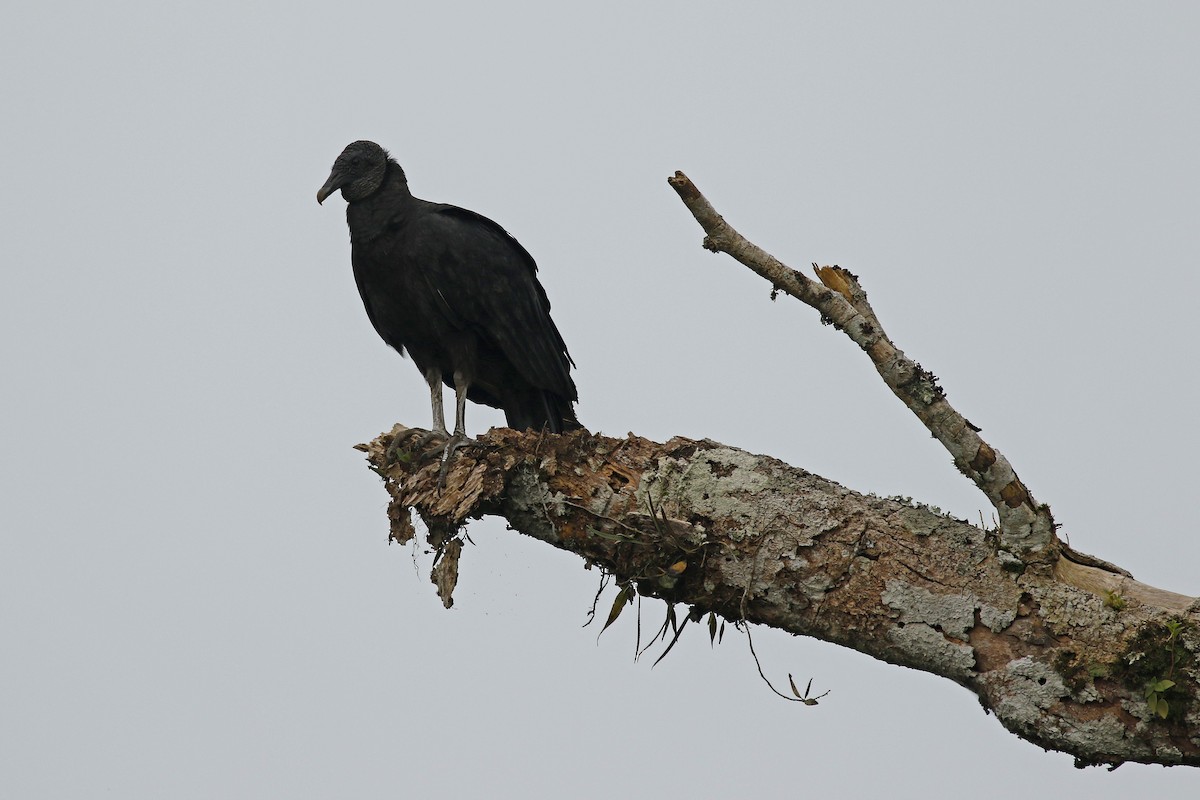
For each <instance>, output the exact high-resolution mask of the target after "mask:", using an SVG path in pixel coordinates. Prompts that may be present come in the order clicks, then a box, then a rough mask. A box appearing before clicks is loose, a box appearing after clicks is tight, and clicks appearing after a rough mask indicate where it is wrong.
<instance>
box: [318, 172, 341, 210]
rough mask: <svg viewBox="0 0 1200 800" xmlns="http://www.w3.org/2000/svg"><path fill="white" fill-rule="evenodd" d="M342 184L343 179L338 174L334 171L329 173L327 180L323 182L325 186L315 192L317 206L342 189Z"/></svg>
mask: <svg viewBox="0 0 1200 800" xmlns="http://www.w3.org/2000/svg"><path fill="white" fill-rule="evenodd" d="M344 182H345V181H344V179H343V178H342V176H341V175H339V174H338V171H337V170H336V169H335V170H334V171H333V172H331V173H329V180H327V181H325V185H324V186H322V187H321V188H320V189H318V190H317V205H320V204H321V203H324V202H325V198H326V197H329V195H331V194H333V193H334V192H336V191H337V190H338V189H340V188H342V184H343V183H344Z"/></svg>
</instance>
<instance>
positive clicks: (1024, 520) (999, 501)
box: [667, 172, 1058, 564]
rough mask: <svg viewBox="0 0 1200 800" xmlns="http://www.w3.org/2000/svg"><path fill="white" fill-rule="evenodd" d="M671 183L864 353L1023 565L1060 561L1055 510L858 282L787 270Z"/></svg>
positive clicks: (708, 243)
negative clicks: (891, 331)
mask: <svg viewBox="0 0 1200 800" xmlns="http://www.w3.org/2000/svg"><path fill="white" fill-rule="evenodd" d="M667 182H668V183H670V185H671V187H672V188H673V189H674V190H675V191H676V192H677V193H678V194H679V197H680V199H681V200H683V202H684V204H685V205H686V206H687V208H688V210H689V211H691V212H692V216H694V217H695V218H696V221H697V222H699V223H700V226H701V227H702V228H704V233H705V234H706V236H705V237H704V247H705V248H707V249H709V250H712V251H713V252H720V253H727V254H729V255H731V256H733V257H734V258H735V259H737V260H738V261H739V262H741V263H742V264H744V265H746V266H747V267H749V268H750V269H752V270H754V271H755V272H756V273H758V274H759V275H761V276H762V277H764V278H766V279H767V280H768V281H770V282H771V284H772V285H773V286H774V287H776V288H777V289H779V290H781V291H784V292H786V293H787V294H790V295H791V296H792V297H795V298H796V299H798V300H800V301H801V302H803V303H805V304H807V305H810V306H812V307H813V308H815V309H816V310H817V311H819V312H820V313H821V318H822V319H824V320H827V321H829V322H830V323H831V324H832V325H833V326H834V327H836V328H837V329H838V330H840V331H842V332H843V333H845V334H846V335H847V336H849V337H850V339H851V340H852V341H853V342H854V343H855V344H857V345H858V346H859V347H861V348H862V349H863V352H865V353H866V354H867V356H868V357H869V358H870V359H871V363H873V364H874V365H875V369H877V370H878V371H879V375H880V376H881V377H882V378H883V381H884V383H886V384H887V386H888V388H889V389H891V390H892V392H893V393H895V395H896V396H897V397H899V398H900V400H901V401H903V402H904V404H905V405H906V406H908V408H909V409H910V410H911V411H912V412H913V413H914V414H916V415H917V418H918V419H920V420H921V422H922V423H924V424H925V427H926V428H928V429H929V432H930V433H932V434H933V435H934V436H935V437H936V438H937V440H938V441H939V442H941V443H942V445H943V446H944V447H945V448H946V449H947V450H948V451H950V455H951V456H953V458H954V463H955V465H956V466H957V467H958V469H959V470H960V471H961V472H962V473H963V474H964V475H966V476H967V477H968V478H970V479H971V480H972V481H974V483H975V485H976V486H978V487H979V489H980V490H981V491H982V492H983V493H984V494H985V495H986V496H987V498H988V501H989V502H990V503H991V504H992V506H993V507H994V508H995V509H996V513H997V514H998V515H999V519H1000V532H1001V536H1000V542H1001V546H1002V547H1003V548H1004V549H1005V550H1007V551H1009V552H1010V553H1012V554H1013V555H1014V556H1015V557H1017V558H1019V559H1021V560H1022V561H1026V562H1029V561H1040V562H1042V563H1051V564H1052V563H1054V561H1055V560H1056V559H1057V557H1058V541H1057V538H1056V537H1055V535H1054V520H1053V518H1052V517H1051V516H1050V509H1049V508H1048V507H1046V506H1044V505H1039V504H1038V503H1036V502H1035V501H1034V499H1033V497H1032V496H1031V495H1030V493H1029V490H1028V489H1026V488H1025V485H1024V484H1023V483H1021V479H1020V478H1018V477H1017V473H1016V472H1015V471H1014V470H1013V468H1012V465H1011V464H1009V463H1008V459H1006V458H1005V457H1004V456H1003V455H1002V454H1001V453H1000V452H999V451H997V450H996V449H995V448H993V447H991V446H990V445H989V444H988V443H987V442H985V441H984V440H983V438H982V437H980V435H979V429H978V428H976V427H975V426H974V425H972V424H971V423H970V422H968V421H967V419H966V418H965V417H964V416H963V415H962V414H960V413H958V412H957V411H956V410H955V409H954V408H953V407H952V406H951V405H950V403H949V402H948V401H947V400H946V395H945V392H943V391H942V388H941V386H939V385H938V382H937V377H936V376H934V375H933V374H932V373H930V372H929V371H927V370H925V369H923V368H922V367H921V365H920V364H918V363H917V362H916V361H913V360H912V359H911V358H909V357H908V356H906V355H905V354H904V352H903V351H902V350H900V348H898V347H896V345H895V344H893V343H892V340H891V339H889V338H888V336H887V333H885V332H884V330H883V326H882V325H880V324H879V320H878V318H877V317H876V316H875V312H874V311H873V310H872V309H871V306H870V304H869V303H867V293H866V292H865V291H864V290H863V288H862V287H861V286H860V285H859V283H858V278H857V277H855V276H854V275H852V274H851V273H850V272H848V271H847V270H844V269H841V268H840V267H836V266H834V267H818V266H817V265H816V264H813V268H814V269H815V270H816V272H817V277H818V278H820V279H821V283H817V282H816V281H813V280H811V279H810V278H807V277H805V276H804V274H803V273H801V272H799V271H798V270H794V269H792V268H791V267H788V266H786V265H785V264H783V263H782V262H780V261H779V259H777V258H775V257H774V256H772V255H771V254H770V253H768V252H766V251H765V250H763V249H762V248H761V247H759V246H758V245H756V244H754V243H752V242H750V241H747V240H746V238H745V237H744V236H742V235H741V234H740V233H738V232H737V231H736V230H734V228H733V226H731V225H730V224H729V223H728V222H726V221H725V219H724V218H723V217H722V216H721V215H720V214H718V213H717V211H716V209H714V208H713V207H712V205H711V204H710V203H709V202H708V200H707V199H706V198H705V197H704V195H702V194H701V193H700V190H699V189H697V188H696V185H695V184H694V183H692V182H691V180H690V179H689V178H688V177H687V176H686V175H684V174H683V173H682V172H676V173H675V175H674V177H671V178H668V179H667Z"/></svg>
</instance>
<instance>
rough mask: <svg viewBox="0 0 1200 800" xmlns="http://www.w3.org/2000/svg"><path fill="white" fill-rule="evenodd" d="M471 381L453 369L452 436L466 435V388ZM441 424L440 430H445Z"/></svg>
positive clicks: (463, 436) (464, 436)
mask: <svg viewBox="0 0 1200 800" xmlns="http://www.w3.org/2000/svg"><path fill="white" fill-rule="evenodd" d="M470 385H471V382H470V381H468V380H467V376H465V375H463V374H462V373H461V372H459V371H458V370H455V371H454V438H455V439H457V438H459V437H462V438H464V439H465V438H466V437H467V389H468V387H470ZM445 429H446V428H445V425H444V424H443V426H442V430H445Z"/></svg>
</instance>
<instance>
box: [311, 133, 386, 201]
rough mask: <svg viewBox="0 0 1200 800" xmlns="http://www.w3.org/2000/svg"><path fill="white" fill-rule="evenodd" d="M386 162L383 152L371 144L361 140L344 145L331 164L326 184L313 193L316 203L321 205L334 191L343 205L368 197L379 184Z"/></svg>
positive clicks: (380, 148) (377, 146)
mask: <svg viewBox="0 0 1200 800" xmlns="http://www.w3.org/2000/svg"><path fill="white" fill-rule="evenodd" d="M387 162H388V153H387V151H386V150H384V149H383V148H382V147H380V146H379V145H377V144H375V143H374V142H368V141H366V140H365V139H364V140H360V141H357V142H352V143H351V144H348V145H346V149H345V150H343V151H342V154H341V155H340V156H338V157H337V160H336V161H334V162H333V171H332V172H330V173H329V180H327V181H325V185H324V186H322V187H321V188H320V189H319V190H318V191H317V202H318V203H324V202H325V198H326V197H329V195H331V194H333V193H334V192H335V191H336V190H338V189H341V190H342V197H343V198H344V199H345V200H346V202H347V203H353V202H354V201H355V200H361V199H363V198H364V197H367V196H369V195H370V194H371V193H372V192H374V191H375V190H376V189H378V188H379V187H380V185H382V184H383V176H384V174H385V173H386V172H387Z"/></svg>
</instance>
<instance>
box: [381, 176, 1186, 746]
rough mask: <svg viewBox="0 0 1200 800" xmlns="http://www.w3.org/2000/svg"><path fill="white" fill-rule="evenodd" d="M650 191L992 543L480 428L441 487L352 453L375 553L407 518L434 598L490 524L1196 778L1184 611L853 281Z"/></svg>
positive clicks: (881, 510) (649, 446) (1037, 732)
mask: <svg viewBox="0 0 1200 800" xmlns="http://www.w3.org/2000/svg"><path fill="white" fill-rule="evenodd" d="M668 180H669V182H670V184H671V186H672V187H673V188H674V189H675V191H676V192H678V194H679V196H680V198H681V199H682V200H683V201H684V203H685V204H686V205H687V207H688V209H689V210H690V211H691V212H692V214H693V215H694V216H695V217H696V219H697V221H698V222H699V223H700V224H701V226H702V227H703V228H704V231H705V233H706V237H705V240H704V244H705V247H707V248H708V249H710V250H713V251H717V252H724V253H727V254H729V255H731V256H733V257H734V258H735V259H737V260H738V261H739V262H741V263H742V264H745V265H746V266H748V267H750V268H751V269H752V270H754V271H755V272H757V273H758V274H760V275H762V276H763V277H764V278H766V279H767V280H768V281H770V282H771V284H772V286H773V287H775V288H776V289H778V290H780V291H784V292H787V293H788V294H791V295H793V296H794V297H796V298H798V299H799V300H801V301H803V302H804V303H806V304H808V305H810V306H812V307H813V308H815V309H817V310H818V311H819V312H820V314H821V316H822V319H823V320H826V321H828V322H830V323H832V324H833V325H834V326H836V327H837V328H838V329H839V330H842V331H843V332H845V333H846V335H848V336H849V337H850V338H851V339H852V340H853V341H854V342H855V343H857V344H858V345H859V347H861V348H862V350H863V351H864V352H865V353H866V354H867V355H868V357H869V358H870V359H871V361H872V363H873V364H874V365H875V367H876V369H877V370H878V371H879V374H880V376H881V377H882V378H883V380H884V382H885V383H886V384H887V385H888V387H889V388H891V390H892V391H893V392H894V393H895V394H896V396H897V397H899V398H900V399H901V400H902V401H903V402H904V403H905V405H906V406H908V407H909V408H910V409H911V410H912V411H913V413H915V414H916V415H917V417H918V418H919V419H920V420H921V421H922V423H923V424H924V425H925V426H926V427H927V428H928V429H929V430H930V432H931V433H933V435H934V436H935V437H936V438H937V439H938V440H939V441H940V442H941V443H942V445H943V446H944V447H946V449H947V450H948V451H949V452H950V453H951V455H952V456H953V458H954V463H955V464H956V465H957V466H958V468H959V469H960V470H961V471H962V472H963V473H964V474H965V475H967V476H968V477H969V478H970V479H971V480H972V481H974V482H975V484H976V486H978V487H979V489H980V490H981V491H983V492H984V494H985V495H986V496H987V497H988V499H989V501H990V502H991V504H992V506H993V507H994V508H995V509H996V512H997V515H998V518H999V520H1000V528H999V530H998V531H997V532H992V531H986V530H983V529H981V528H979V527H975V526H973V525H970V524H968V523H966V522H965V521H962V520H956V519H953V518H950V517H946V516H944V515H941V514H938V513H935V512H933V511H931V510H929V509H928V508H924V507H920V506H917V507H914V506H912V505H909V504H904V503H898V502H895V501H891V500H885V499H882V498H878V497H873V496H864V495H862V494H859V493H857V492H853V491H851V490H849V489H846V488H845V487H842V486H839V485H838V484H836V483H833V482H832V481H828V480H826V479H824V478H821V477H820V476H817V475H813V474H811V473H808V472H806V471H804V470H802V469H799V468H796V467H792V466H789V465H787V464H783V463H782V462H779V461H777V460H775V459H772V458H769V457H766V456H758V455H753V454H750V453H746V452H744V451H741V450H737V449H735V448H731V447H727V446H725V445H722V444H719V443H717V442H713V441H709V440H699V441H696V440H690V439H683V438H676V439H672V440H671V441H669V442H666V443H657V442H652V441H649V440H646V439H642V438H639V437H637V436H634V435H632V434H630V435H629V436H628V437H626V438H623V439H614V438H611V437H606V436H601V435H598V434H592V433H589V432H587V431H575V432H572V433H570V434H564V435H551V434H541V433H538V432H519V431H513V430H509V429H507V428H500V429H493V430H492V431H489V432H488V433H486V434H484V435H483V436H481V437H479V443H478V445H477V446H475V447H472V448H470V449H469V450H467V449H464V450H462V451H460V452H459V454H458V455H457V456H456V458H455V459H454V460H453V461H452V462H451V463H450V464H449V467H448V469H447V471H446V472H445V474H444V475H443V474H442V470H441V469H440V466H439V463H438V459H437V458H433V459H426V458H423V455H422V454H421V453H419V452H409V451H406V450H405V445H404V443H406V442H407V443H411V442H415V441H419V440H420V437H412V436H409V435H407V431H408V429H406V428H404V427H403V426H399V425H398V426H396V427H395V428H394V429H393V430H392V431H391V432H389V433H385V434H383V435H381V436H379V437H378V438H376V439H375V440H374V441H373V442H371V443H370V444H367V445H360V446H359V448H360V449H362V450H363V451H364V452H366V453H367V458H368V462H369V463H370V465H371V468H372V469H374V470H375V471H376V472H377V473H378V474H379V475H380V476H381V477H382V478H383V479H384V485H385V487H386V488H387V491H388V492H389V494H390V496H391V503H390V505H389V509H388V516H389V519H390V521H391V529H392V538H393V539H395V540H397V541H407V540H409V539H411V537H412V536H413V535H414V534H415V531H414V528H413V524H412V522H411V511H412V510H416V511H417V512H418V513H419V514H420V516H421V518H422V519H423V520H424V522H425V524H426V526H427V528H428V538H429V541H430V544H431V545H432V546H433V547H434V548H435V549H436V550H437V551H438V552H439V558H438V559H437V563H436V566H435V569H434V575H433V579H434V581H435V583H436V584H437V586H438V591H439V594H440V595H441V596H442V598H443V601H444V602H446V603H447V605H448V604H449V603H450V596H451V592H452V591H453V588H454V585H455V581H456V580H457V562H458V558H459V556H460V554H461V552H462V547H461V538H460V534H459V533H458V531H459V529H460V528H461V526H462V525H464V524H465V522H466V521H467V520H468V519H474V518H478V517H481V516H485V515H496V516H501V517H504V518H505V520H506V521H507V522H508V525H509V526H510V527H511V528H512V529H515V530H517V531H519V532H521V533H524V534H527V535H529V536H532V537H534V538H537V539H539V540H541V541H544V542H547V543H549V544H551V545H553V546H555V547H559V548H561V549H564V550H570V551H571V552H574V553H577V554H579V555H580V556H582V557H583V558H584V559H585V560H586V562H587V563H588V565H597V566H599V567H601V568H602V569H603V570H604V571H605V572H606V573H607V574H611V575H612V576H613V579H614V581H615V583H616V584H617V585H619V586H622V587H625V588H623V589H622V591H623V592H628V587H630V586H635V587H636V590H637V594H638V595H639V597H640V596H643V595H644V596H652V597H660V598H662V599H664V600H666V601H667V602H668V603H669V604H675V603H685V604H687V605H688V606H689V607H690V611H689V614H688V617H689V618H694V619H697V620H698V619H700V618H701V617H702V615H705V614H708V615H716V616H719V617H722V618H724V619H725V620H727V621H731V622H734V623H741V622H742V621H745V622H748V623H758V624H762V625H769V626H771V627H776V628H780V629H782V630H785V631H788V632H790V633H793V634H800V635H805V636H812V637H814V638H818V639H822V640H824V641H829V642H834V643H837V644H841V645H844V646H846V647H851V648H853V649H855V650H858V651H859V652H862V653H866V654H868V655H871V656H873V657H875V658H878V659H881V660H884V661H887V662H890V663H895V664H903V665H906V666H910V667H913V668H915V669H920V670H923V671H926V672H930V673H932V674H936V675H941V676H943V677H946V678H948V679H949V680H951V681H953V682H955V683H957V684H959V685H961V686H963V687H965V688H967V689H969V690H970V691H971V692H972V693H974V694H975V695H976V696H977V697H978V698H979V701H980V703H981V704H982V706H983V707H984V708H985V709H987V710H988V711H990V712H992V713H994V714H995V715H996V717H997V719H998V720H999V721H1000V722H1001V723H1002V724H1003V725H1004V726H1005V727H1006V728H1008V729H1009V730H1010V731H1012V732H1013V733H1015V734H1017V735H1018V736H1020V737H1022V738H1024V739H1026V740H1028V741H1031V742H1033V743H1035V744H1038V745H1040V746H1042V747H1045V748H1047V749H1054V750H1060V751H1063V752H1067V753H1071V754H1073V755H1074V756H1075V757H1076V763H1077V764H1080V765H1087V764H1112V765H1115V764H1120V763H1122V762H1124V761H1142V762H1147V763H1158V764H1187V765H1192V766H1200V604H1198V602H1197V601H1196V599H1195V598H1193V597H1189V596H1186V595H1182V594H1176V593H1174V592H1169V591H1166V590H1162V589H1158V588H1155V587H1153V586H1148V585H1146V584H1143V583H1140V582H1138V581H1135V580H1133V578H1131V577H1130V576H1129V575H1128V573H1125V572H1124V571H1123V570H1120V569H1118V568H1116V567H1113V566H1112V565H1110V564H1107V563H1106V562H1103V561H1100V560H1099V559H1095V558H1091V557H1088V556H1084V555H1082V554H1079V553H1075V552H1074V551H1072V550H1071V549H1070V548H1069V547H1067V545H1065V544H1064V543H1062V542H1060V541H1059V540H1058V537H1057V536H1056V535H1055V531H1054V527H1055V526H1054V521H1053V519H1052V517H1051V515H1050V510H1049V509H1048V508H1047V507H1046V506H1044V505H1042V504H1039V503H1037V502H1036V501H1035V500H1034V499H1033V497H1032V496H1031V494H1030V492H1029V490H1028V489H1027V488H1026V487H1025V485H1024V484H1023V483H1022V482H1021V480H1020V479H1019V478H1018V477H1017V475H1016V473H1015V471H1014V470H1013V468H1012V466H1011V465H1010V464H1009V462H1008V460H1007V459H1005V458H1004V456H1002V455H1001V454H1000V453H999V452H997V451H996V449H995V448H993V447H992V446H991V445H990V444H988V443H987V442H985V441H984V440H983V439H982V438H981V437H980V436H979V431H978V430H977V429H976V428H975V427H974V426H972V425H971V424H970V423H969V422H968V421H967V420H966V419H965V418H964V417H963V416H962V415H961V414H960V413H959V412H958V411H956V410H955V409H954V408H952V407H951V405H950V404H949V403H948V402H947V400H946V397H945V395H944V393H943V392H942V390H941V388H940V387H939V386H938V385H937V381H936V378H934V376H933V375H931V374H930V373H929V372H928V371H926V370H925V369H923V368H922V367H921V366H920V365H919V364H917V363H916V362H915V361H913V360H912V359H910V358H908V357H907V356H906V355H905V354H904V353H903V352H902V351H901V350H900V349H899V348H897V347H896V346H895V344H893V343H892V341H891V340H890V339H889V338H888V337H887V334H886V333H885V332H884V330H883V326H882V325H881V324H880V322H879V319H878V318H877V316H876V314H875V312H874V311H873V310H872V309H871V306H870V304H869V303H868V302H867V298H866V293H865V292H864V291H863V289H862V287H861V285H860V284H859V281H858V279H857V278H856V277H855V276H853V275H851V274H850V273H849V272H848V271H846V270H844V269H841V268H840V267H817V266H816V265H814V268H815V269H816V274H817V277H818V279H819V282H818V281H814V280H811V279H809V278H807V277H805V276H804V275H801V274H800V273H799V272H797V271H796V270H794V269H791V268H790V267H787V266H786V265H784V264H782V263H781V262H779V260H778V259H776V258H774V257H773V256H771V255H770V254H768V253H766V252H765V251H764V250H762V249H761V248H759V247H757V246H756V245H754V244H752V243H751V242H748V241H747V240H746V239H745V238H744V237H743V236H741V235H740V234H739V233H738V232H737V231H736V230H734V229H733V228H732V227H730V226H729V224H728V223H726V222H725V220H724V219H722V218H721V216H720V215H719V214H717V212H716V211H715V210H714V209H713V207H712V206H711V205H710V204H709V202H708V201H707V200H706V199H705V198H704V197H703V195H701V193H700V192H699V190H698V189H696V187H695V185H694V184H692V182H691V181H690V180H688V178H687V177H686V176H685V175H683V174H682V173H676V174H675V176H674V177H672V178H669V179H668ZM409 446H411V445H409ZM618 599H621V598H620V597H619V598H618ZM625 599H626V600H628V599H629V598H628V597H626V598H625ZM610 621H611V620H610ZM712 623H715V617H713V616H710V624H712ZM680 630H682V626H680ZM710 630H711V629H710ZM797 694H798V693H797ZM801 699H802V700H803V699H804V698H801ZM813 699H815V698H813Z"/></svg>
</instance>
